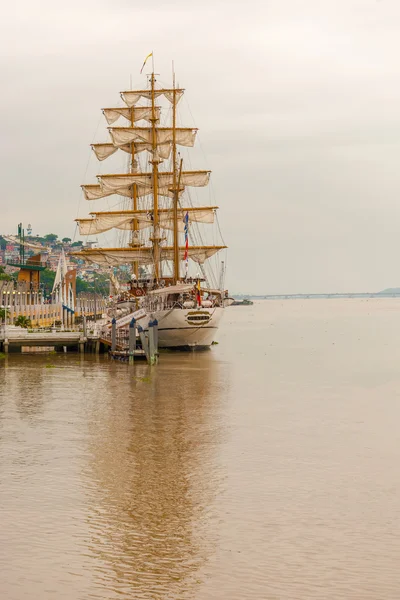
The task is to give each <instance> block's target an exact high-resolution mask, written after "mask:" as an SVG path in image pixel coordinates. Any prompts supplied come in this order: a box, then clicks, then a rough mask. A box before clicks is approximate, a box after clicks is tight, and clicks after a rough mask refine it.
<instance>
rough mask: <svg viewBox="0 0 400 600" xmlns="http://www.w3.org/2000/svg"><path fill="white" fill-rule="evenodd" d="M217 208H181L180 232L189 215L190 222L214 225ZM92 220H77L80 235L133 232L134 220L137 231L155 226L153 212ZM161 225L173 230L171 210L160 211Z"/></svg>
mask: <svg viewBox="0 0 400 600" xmlns="http://www.w3.org/2000/svg"><path fill="white" fill-rule="evenodd" d="M217 208H218V207H217V206H210V207H208V206H205V207H201V208H197V207H196V208H180V209H179V210H178V230H179V231H180V232H182V231H184V222H183V219H184V216H185V215H186V213H188V215H189V222H190V221H194V222H197V223H213V222H214V216H215V210H216V209H217ZM92 214H93V218H91V219H76V221H77V222H78V224H79V234H80V235H96V234H99V233H104V232H105V231H109V230H110V229H113V228H116V229H122V230H132V225H133V220H134V219H135V220H136V226H137V229H145V228H147V227H151V226H152V225H153V218H152V213H151V211H146V210H138V211H133V210H124V211H120V212H118V211H113V212H96V213H92ZM159 225H160V227H161V228H162V229H173V227H174V220H173V215H172V210H171V209H165V208H164V209H159Z"/></svg>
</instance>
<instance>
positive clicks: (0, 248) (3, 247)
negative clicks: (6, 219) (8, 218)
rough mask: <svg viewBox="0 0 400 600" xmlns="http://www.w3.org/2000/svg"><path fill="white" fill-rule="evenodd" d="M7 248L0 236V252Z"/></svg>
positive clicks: (5, 242)
mask: <svg viewBox="0 0 400 600" xmlns="http://www.w3.org/2000/svg"><path fill="white" fill-rule="evenodd" d="M6 246H7V241H6V240H5V239H4V238H3V237H2V236H1V235H0V250H5V249H6Z"/></svg>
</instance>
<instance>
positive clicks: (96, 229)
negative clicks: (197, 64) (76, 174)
mask: <svg viewBox="0 0 400 600" xmlns="http://www.w3.org/2000/svg"><path fill="white" fill-rule="evenodd" d="M173 79H174V82H173V85H172V86H170V87H168V88H165V87H162V86H159V85H158V83H157V81H156V76H155V74H154V69H153V72H152V73H151V74H150V75H148V82H147V88H146V89H142V90H130V91H125V92H121V98H122V100H123V103H124V105H123V106H121V107H117V108H104V109H103V114H104V116H105V118H106V120H107V123H108V125H109V127H108V132H109V135H110V141H108V142H107V143H96V144H92V149H93V151H94V153H95V155H96V157H97V159H98V160H99V161H103V160H105V159H107V158H109V157H111V156H112V155H113V154H114V153H116V152H117V151H118V150H120V151H122V153H127V154H128V155H129V163H128V168H127V169H126V172H125V173H112V174H103V175H98V176H97V179H98V183H96V184H90V185H83V186H82V189H83V193H84V196H85V198H86V200H88V201H98V200H100V199H103V198H107V200H108V201H111V202H114V204H113V205H112V206H111V208H112V210H101V211H99V210H98V211H96V212H91V213H90V215H91V218H85V219H77V221H78V223H79V231H80V234H81V235H83V236H87V235H98V234H102V233H104V232H108V231H110V230H113V229H115V230H116V231H117V232H118V235H119V240H118V241H119V243H118V245H116V244H114V246H115V247H93V246H92V247H85V248H84V249H83V250H81V251H80V252H74V253H73V255H74V256H76V257H77V258H79V259H83V260H85V261H87V262H89V263H92V264H95V265H99V266H100V267H110V278H111V281H112V282H113V283H114V295H113V301H114V305H115V306H119V307H124V308H125V312H126V311H127V309H128V310H129V311H132V312H133V311H135V310H137V309H138V308H143V309H144V310H145V311H146V314H147V315H148V317H149V319H150V318H156V319H157V321H158V331H159V346H160V347H167V348H168V347H170V348H172V347H175V348H180V347H191V348H195V347H205V346H209V345H211V343H212V342H213V340H214V338H215V332H216V329H217V327H218V324H219V322H220V319H221V316H222V313H223V309H224V307H225V306H226V305H227V304H228V300H227V293H226V291H224V289H223V287H224V285H223V279H224V278H223V270H224V269H223V265H224V263H223V262H220V263H219V265H218V266H217V265H215V264H214V269H212V268H211V270H210V268H209V267H210V262H211V261H210V259H211V257H215V256H216V254H217V253H218V252H219V251H221V250H222V249H224V248H226V246H225V245H224V244H223V243H221V245H214V244H213V245H207V244H205V243H204V241H203V237H202V233H201V229H200V227H199V225H201V224H212V223H214V221H215V219H216V210H217V208H218V207H217V206H196V205H195V203H194V202H193V201H192V198H191V193H190V188H193V187H194V188H198V187H204V186H207V184H208V183H209V179H210V171H205V170H202V171H199V170H188V169H187V168H186V167H185V164H184V162H185V161H184V159H183V158H181V155H180V148H179V147H183V146H186V147H193V146H194V143H195V139H196V134H197V129H195V128H192V127H181V126H178V125H177V121H178V115H177V105H178V103H179V101H180V100H181V98H182V96H183V93H184V90H183V89H181V88H179V87H177V86H176V85H175V76H174V77H173ZM162 103H164V104H165V105H166V108H164V107H163V105H162ZM120 118H123V119H125V120H126V121H128V126H125V125H126V123H123V126H116V125H115V123H116V122H117V121H119V119H120ZM108 197H110V198H108ZM108 208H110V206H108ZM213 260H214V262H215V258H214V259H213ZM217 264H218V263H217ZM121 266H122V268H124V269H125V270H126V269H127V268H128V269H129V271H130V283H129V289H128V290H125V291H124V292H121V286H120V284H119V282H118V279H117V277H116V276H115V273H114V272H115V271H116V267H120V268H121ZM216 266H217V269H218V267H219V268H220V269H221V272H220V276H219V280H217V279H216ZM211 267H212V265H211ZM114 314H115V313H114Z"/></svg>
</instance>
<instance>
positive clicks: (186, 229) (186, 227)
mask: <svg viewBox="0 0 400 600" xmlns="http://www.w3.org/2000/svg"><path fill="white" fill-rule="evenodd" d="M183 222H184V224H185V227H184V229H185V254H184V257H183V260H184V261H185V273H186V277H187V274H188V269H189V213H188V212H186V215H185V216H184V218H183Z"/></svg>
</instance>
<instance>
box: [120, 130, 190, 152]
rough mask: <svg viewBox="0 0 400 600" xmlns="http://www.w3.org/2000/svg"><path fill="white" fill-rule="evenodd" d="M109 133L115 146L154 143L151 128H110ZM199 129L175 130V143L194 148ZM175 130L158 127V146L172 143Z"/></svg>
mask: <svg viewBox="0 0 400 600" xmlns="http://www.w3.org/2000/svg"><path fill="white" fill-rule="evenodd" d="M108 129H109V132H110V136H111V139H112V141H113V144H114V145H115V146H123V145H124V144H129V143H131V142H135V141H142V142H147V143H148V144H151V143H152V135H153V132H152V129H151V128H150V127H109V128H108ZM196 133H197V129H193V128H190V127H177V128H176V130H175V142H176V143H177V144H178V145H179V146H189V147H191V146H194V142H195V139H196ZM173 136H174V133H173V129H172V128H170V127H158V128H157V129H156V141H157V146H158V145H159V144H165V143H166V142H169V143H172V141H173Z"/></svg>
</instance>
